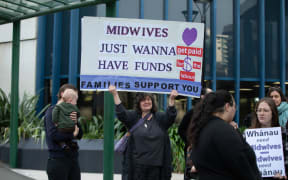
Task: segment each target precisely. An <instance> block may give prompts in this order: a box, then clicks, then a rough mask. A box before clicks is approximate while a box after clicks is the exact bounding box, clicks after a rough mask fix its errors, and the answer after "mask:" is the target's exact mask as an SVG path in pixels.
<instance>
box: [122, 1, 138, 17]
mask: <svg viewBox="0 0 288 180" xmlns="http://www.w3.org/2000/svg"><path fill="white" fill-rule="evenodd" d="M139 7H140V5H139V0H138V1H136V0H120V1H119V17H122V18H139V12H140V11H139Z"/></svg>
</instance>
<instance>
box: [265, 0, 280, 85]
mask: <svg viewBox="0 0 288 180" xmlns="http://www.w3.org/2000/svg"><path fill="white" fill-rule="evenodd" d="M265 7H266V8H265V21H266V28H265V30H266V33H265V40H266V42H265V49H266V50H265V58H266V78H277V79H278V78H280V73H281V72H280V71H279V69H280V51H279V49H280V47H279V45H280V44H279V42H280V38H279V30H280V29H279V20H280V13H279V7H280V1H273V0H266V1H265ZM267 7H269V8H267Z"/></svg>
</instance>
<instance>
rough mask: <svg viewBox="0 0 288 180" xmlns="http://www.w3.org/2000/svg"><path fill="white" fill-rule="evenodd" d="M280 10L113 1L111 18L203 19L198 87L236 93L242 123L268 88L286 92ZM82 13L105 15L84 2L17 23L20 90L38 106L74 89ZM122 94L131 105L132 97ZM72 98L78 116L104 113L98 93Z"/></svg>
mask: <svg viewBox="0 0 288 180" xmlns="http://www.w3.org/2000/svg"><path fill="white" fill-rule="evenodd" d="M287 7H288V1H287V0H212V1H211V2H207V3H201V2H198V1H197V2H196V3H195V2H193V0H178V1H176V0H120V1H118V2H117V6H116V16H117V17H121V18H139V19H155V20H168V21H189V22H204V23H205V28H206V33H205V34H206V36H205V58H204V61H205V65H204V66H203V68H204V70H203V72H204V79H205V85H204V86H206V87H210V88H212V89H213V90H216V89H225V90H228V91H230V92H231V93H232V94H233V95H234V96H235V100H236V103H237V107H238V112H237V114H236V121H238V122H240V125H241V124H243V122H242V121H243V119H244V117H245V116H246V115H247V114H248V113H249V112H251V111H253V108H254V105H255V102H256V101H257V99H259V98H261V97H264V96H265V94H266V91H267V88H269V87H271V86H280V87H281V88H282V89H283V91H284V93H285V92H286V82H287V79H288V73H286V71H287V61H288V58H287V55H286V51H287V46H286V44H287V41H288V38H287V32H288V31H287V24H288V23H287V12H288V11H287ZM83 16H104V17H105V16H106V7H105V5H97V6H90V7H86V8H80V9H76V10H71V11H65V12H62V13H55V14H51V15H46V16H42V17H39V18H37V19H35V18H34V19H28V20H25V21H23V22H22V23H25V22H26V23H27V26H22V30H21V50H20V52H21V55H20V57H21V58H20V59H21V64H20V92H21V93H22V94H23V92H24V91H27V92H29V93H30V94H39V95H40V101H39V108H41V107H43V106H44V105H46V104H48V103H52V104H54V103H55V102H56V101H57V98H56V94H57V91H58V89H59V87H60V85H61V84H63V83H72V84H75V85H76V86H78V87H79V74H80V61H81V18H82V17H83ZM0 31H1V32H5V35H4V34H3V33H0V52H1V53H0V54H1V57H0V63H1V65H0V69H1V70H0V73H1V76H0V77H1V84H0V87H1V88H2V89H5V91H6V92H9V88H10V84H9V82H10V81H9V75H10V74H9V73H10V72H9V71H10V69H11V63H10V64H9V62H10V61H11V60H9V58H10V57H11V55H10V54H11V38H10V39H9V38H8V39H7V37H9V36H10V35H9V36H7V35H6V34H9V33H11V32H10V31H11V30H9V25H2V26H0ZM6 31H7V33H6ZM36 32H37V33H36ZM25 33H26V35H24V34H25ZM5 38H6V39H5ZM1 59H3V60H1ZM10 59H11V58H10ZM22 87H23V88H22ZM121 95H122V96H123V98H124V99H125V103H127V105H128V106H130V107H131V105H132V104H133V102H132V100H133V98H132V97H133V96H134V94H133V93H121ZM20 97H21V94H20ZM79 97H80V98H79V106H80V108H81V110H82V112H83V114H86V115H87V116H92V115H95V114H102V113H103V102H104V98H103V93H101V92H86V91H81V92H80V94H79ZM191 101H192V103H191ZM159 102H160V103H159V105H160V106H165V102H166V96H159ZM193 102H194V100H193V99H192V100H191V99H190V98H185V97H180V99H179V108H180V109H184V111H185V109H186V108H191V104H193Z"/></svg>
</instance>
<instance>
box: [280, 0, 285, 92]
mask: <svg viewBox="0 0 288 180" xmlns="http://www.w3.org/2000/svg"><path fill="white" fill-rule="evenodd" d="M285 27H286V26H285V0H281V1H280V64H281V66H280V67H281V72H280V73H281V75H280V84H281V89H282V92H283V93H284V94H285V92H286V87H285V81H286V34H285Z"/></svg>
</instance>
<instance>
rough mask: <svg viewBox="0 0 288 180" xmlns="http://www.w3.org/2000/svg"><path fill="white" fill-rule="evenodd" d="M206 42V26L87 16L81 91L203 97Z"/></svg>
mask: <svg viewBox="0 0 288 180" xmlns="http://www.w3.org/2000/svg"><path fill="white" fill-rule="evenodd" d="M203 39H204V25H203V24H202V23H191V22H174V21H158V20H141V19H124V18H103V17H84V18H82V42H81V43H82V45H81V46H82V47H81V73H80V89H81V90H102V91H105V90H107V89H108V87H109V85H110V84H113V85H115V86H116V87H117V89H118V90H120V91H136V92H139V91H142V92H157V93H170V92H171V90H172V89H176V90H177V91H178V93H179V94H181V95H186V96H192V97H199V96H200V92H201V75H202V65H203V64H202V59H203Z"/></svg>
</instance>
